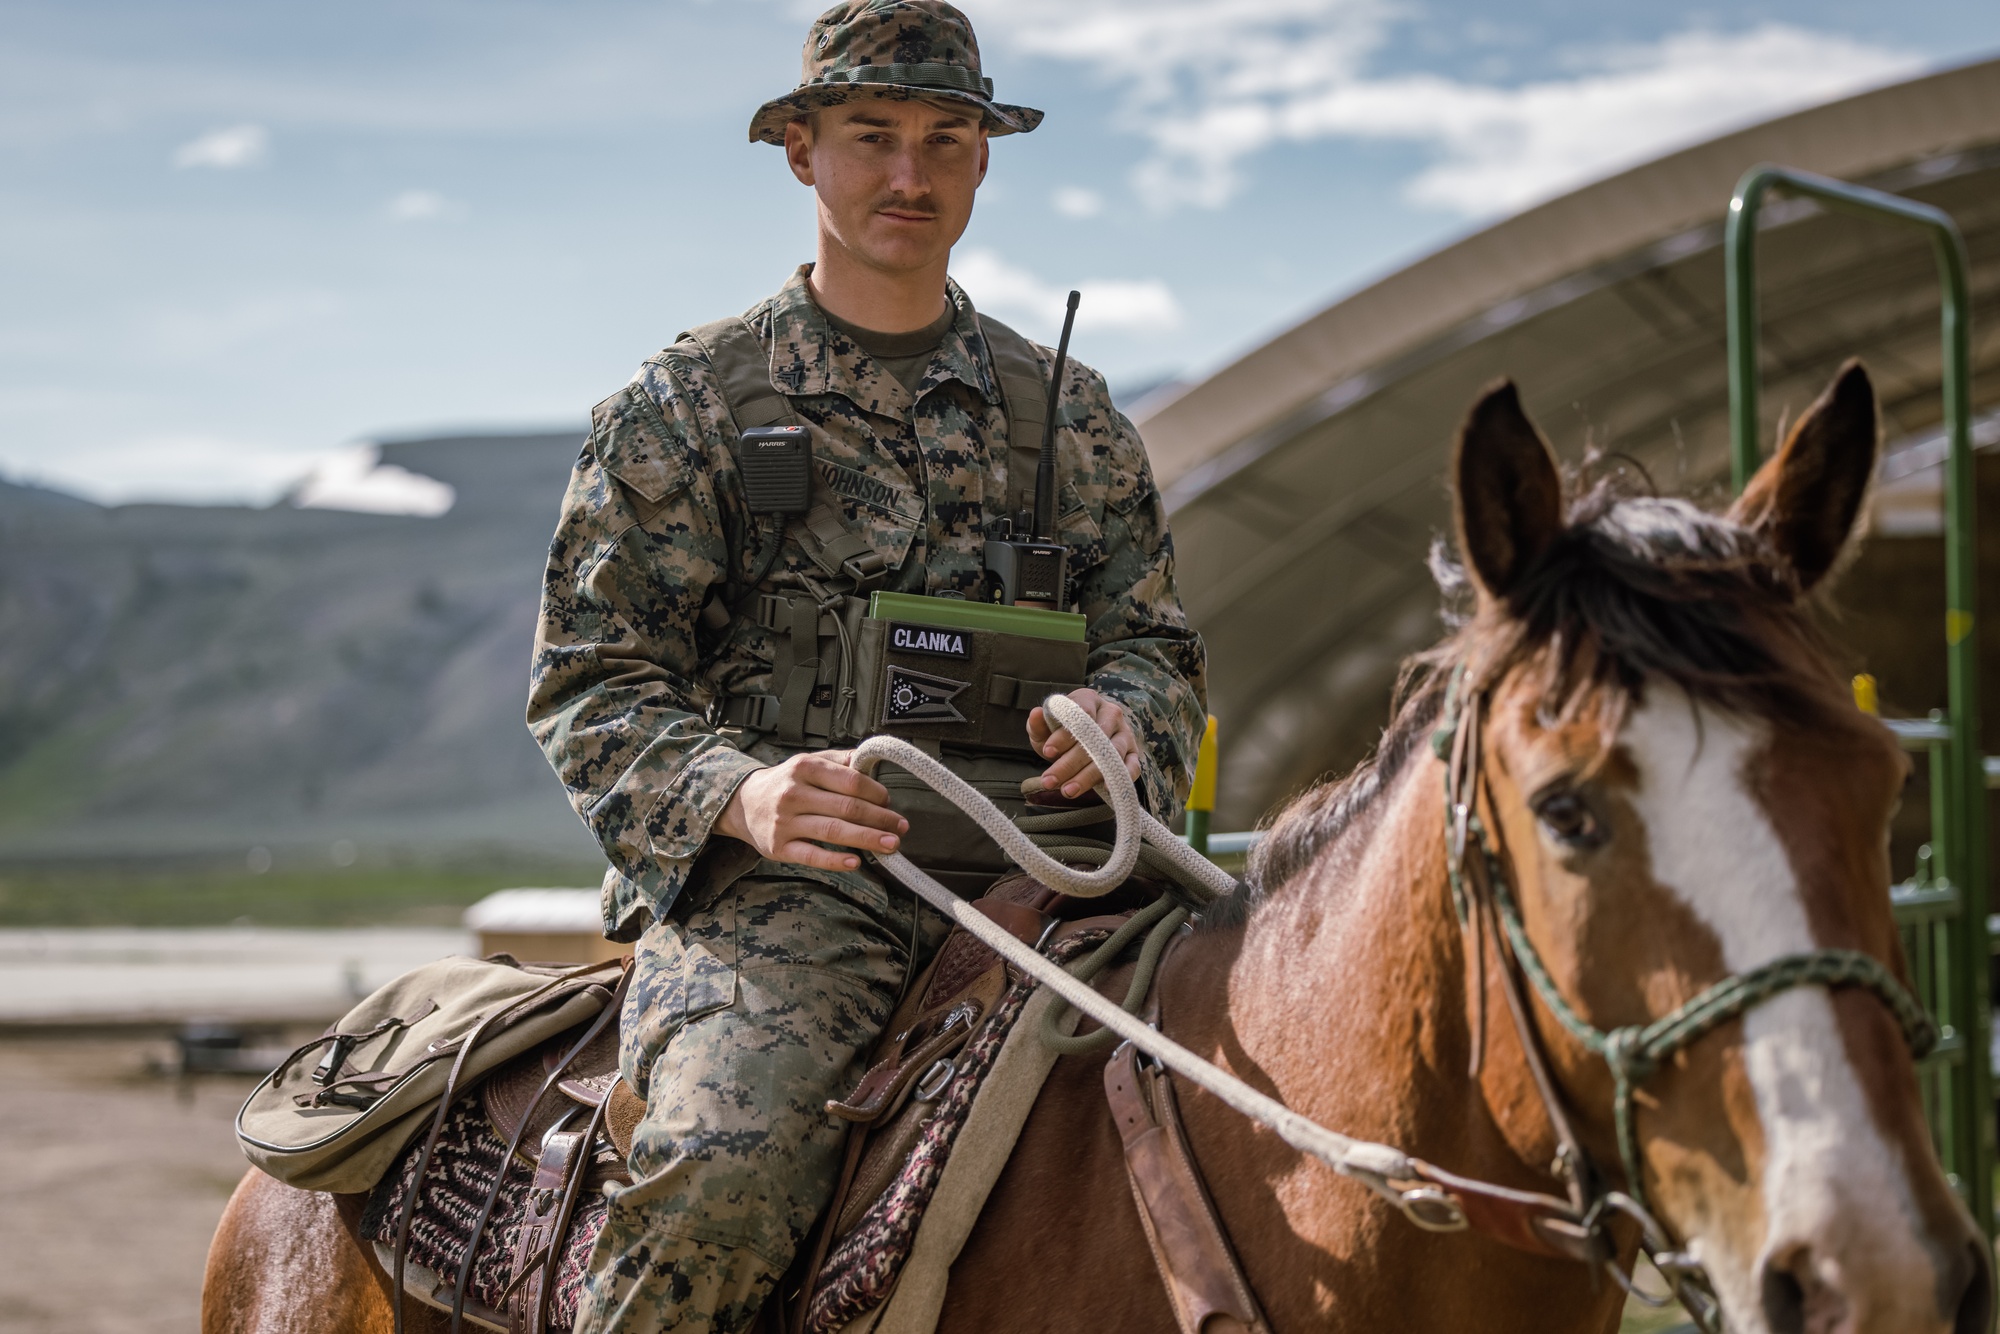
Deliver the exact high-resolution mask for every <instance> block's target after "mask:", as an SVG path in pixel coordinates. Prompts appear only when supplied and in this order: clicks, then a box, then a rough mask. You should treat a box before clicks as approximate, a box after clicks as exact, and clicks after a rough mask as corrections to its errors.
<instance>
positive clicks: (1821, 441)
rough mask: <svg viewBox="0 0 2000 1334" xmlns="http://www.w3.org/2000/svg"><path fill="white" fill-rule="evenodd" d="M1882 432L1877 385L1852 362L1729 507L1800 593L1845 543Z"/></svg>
mask: <svg viewBox="0 0 2000 1334" xmlns="http://www.w3.org/2000/svg"><path fill="white" fill-rule="evenodd" d="M1880 438H1881V427H1880V425H1879V423H1878V421H1877V418H1876V414H1875V386H1874V385H1873V384H1872V383H1870V382H1869V379H1868V372H1867V370H1866V369H1864V368H1863V367H1862V365H1861V363H1860V362H1859V361H1852V360H1850V361H1849V362H1848V363H1847V364H1846V365H1845V366H1842V367H1841V368H1840V373H1839V374H1838V375H1836V376H1835V377H1834V379H1833V383H1832V384H1830V385H1828V386H1827V387H1826V390H1825V392H1824V393H1822V394H1821V395H1820V396H1819V398H1818V399H1816V400H1814V402H1813V405H1812V406H1811V407H1809V408H1807V409H1806V411H1805V415H1804V416H1803V417H1800V418H1799V424H1798V425H1797V426H1794V427H1793V428H1792V433H1791V435H1790V436H1788V437H1787V438H1786V440H1785V443H1784V447H1783V448H1781V449H1779V451H1778V452H1777V454H1776V455H1775V456H1773V457H1772V459H1771V460H1770V462H1768V463H1766V464H1765V465H1764V466H1763V467H1761V468H1759V469H1758V470H1757V475H1756V476H1755V477H1753V478H1751V479H1750V485H1749V486H1747V487H1745V488H1744V489H1743V495H1742V496H1741V497H1740V498H1739V499H1738V500H1737V502H1736V504H1735V505H1734V506H1732V507H1731V508H1730V511H1729V517H1730V518H1731V519H1734V520H1735V521H1736V522H1737V523H1740V524H1742V525H1743V526H1744V527H1746V528H1753V529H1755V530H1757V531H1758V532H1760V533H1762V534H1763V535H1764V537H1765V539H1766V540H1767V541H1769V542H1770V544H1771V546H1772V548H1773V549H1774V550H1775V551H1776V552H1777V553H1778V555H1779V557H1780V558H1782V559H1783V560H1784V562H1785V563H1786V564H1787V565H1789V566H1790V567H1791V569H1792V573H1793V574H1794V575H1795V576H1796V577H1797V579H1798V582H1799V591H1800V592H1805V591H1807V590H1809V589H1811V588H1812V587H1813V586H1814V585H1815V584H1817V583H1819V581H1820V580H1821V579H1824V578H1825V577H1826V573H1827V571H1828V570H1830V569H1832V568H1833V565H1834V562H1835V561H1836V560H1838V559H1839V558H1840V552H1841V549H1842V548H1843V547H1845V546H1846V545H1847V539H1848V536H1849V535H1850V534H1851V533H1852V532H1853V530H1854V521H1855V519H1856V518H1857V517H1859V515H1860V513H1861V502H1862V500H1863V499H1864V498H1866V496H1867V495H1868V483H1869V481H1870V480H1871V479H1873V477H1874V476H1875V451H1876V447H1877V444H1878V442H1879V440H1880Z"/></svg>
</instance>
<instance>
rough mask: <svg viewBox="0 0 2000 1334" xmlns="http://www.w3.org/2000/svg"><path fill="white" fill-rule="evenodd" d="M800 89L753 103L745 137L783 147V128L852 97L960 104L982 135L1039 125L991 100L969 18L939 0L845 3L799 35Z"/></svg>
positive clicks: (1037, 116)
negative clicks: (976, 117)
mask: <svg viewBox="0 0 2000 1334" xmlns="http://www.w3.org/2000/svg"><path fill="white" fill-rule="evenodd" d="M800 65H801V69H800V72H799V86H798V87H796V88H794V89H792V91H791V92H789V93H787V94H785V95H784V96H783V97H774V98H772V99H771V100H770V101H768V102H766V103H765V104H764V105H763V106H761V107H759V108H757V114H756V115H755V116H753V117H751V119H750V142H752V143H760V142H761V143H767V144H783V143H784V142H785V125H786V123H787V122H789V121H793V120H797V119H798V118H799V117H800V116H804V115H807V114H809V113H811V112H814V111H818V110H819V109H820V108H821V107H830V106H835V105H837V104H839V103H841V102H849V101H852V100H853V99H855V98H857V97H888V98H894V99H896V100H898V101H912V100H915V99H917V98H922V99H924V100H925V101H933V100H935V101H945V102H960V103H963V104H964V105H966V106H968V107H972V108H974V109H976V110H977V111H979V113H980V119H981V120H982V121H983V122H984V123H985V125H986V129H987V132H988V133H989V134H1015V133H1022V134H1025V133H1026V132H1027V131H1029V130H1032V129H1034V128H1035V127H1036V126H1037V125H1039V124H1041V123H1042V113H1041V112H1039V111H1036V110H1035V109H1034V108H1033V107H1017V106H1009V105H1008V104H1007V103H1005V102H995V101H994V100H993V80H991V79H989V78H986V77H985V76H983V75H982V74H980V72H979V40H978V39H977V38H975V37H974V36H973V35H972V21H971V20H970V19H968V18H966V17H965V15H963V14H961V13H959V12H958V10H956V9H954V8H953V7H952V6H950V5H948V4H945V3H944V0H847V3H845V4H840V5H835V6H834V7H833V8H832V9H829V10H827V11H826V13H824V14H821V15H820V16H819V20H818V22H816V23H814V24H813V26H812V31H811V32H809V33H807V34H806V46H805V52H804V55H803V58H802V59H801V61H800Z"/></svg>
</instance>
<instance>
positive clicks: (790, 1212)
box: [576, 862, 948, 1334]
mask: <svg viewBox="0 0 2000 1334" xmlns="http://www.w3.org/2000/svg"><path fill="white" fill-rule="evenodd" d="M799 870H800V868H797V867H785V866H781V865H779V864H777V863H772V862H762V863H759V864H758V866H757V868H756V870H755V871H754V872H753V873H752V874H751V875H748V876H745V877H744V878H742V879H740V880H737V881H736V882H735V883H733V884H731V885H729V886H728V887H727V888H724V889H722V890H721V891H720V892H719V893H716V894H714V895H713V896H712V897H711V898H709V899H707V900H706V901H702V900H697V902H695V903H694V904H691V905H689V906H687V907H686V908H685V909H682V908H681V907H680V905H676V909H675V911H674V912H673V913H672V914H671V915H670V916H669V917H668V918H666V919H664V920H662V921H659V922H656V923H654V924H653V926H652V927H651V928H650V929H648V931H647V932H646V934H645V935H644V936H643V937H641V939H640V940H639V943H638V948H637V951H636V957H635V961H634V964H633V970H634V971H633V978H632V987H631V991H630V993H629V994H628V996H627V998H626V1002H625V1012H624V1014H623V1016H622V1019H621V1027H622V1037H621V1043H620V1053H619V1064H620V1067H621V1069H622V1071H623V1073H624V1077H625V1079H626V1081H627V1082H628V1083H629V1084H630V1085H631V1086H632V1088H633V1090H634V1091H636V1092H637V1093H638V1094H639V1095H640V1096H641V1097H643V1098H644V1099H645V1100H646V1115H645V1118H644V1119H643V1120H642V1121H641V1122H640V1123H639V1128H638V1130H637V1132H636V1133H635V1134H634V1136H633V1140H632V1156H631V1169H632V1177H633V1183H634V1184H633V1185H631V1186H630V1187H628V1188H626V1189H623V1190H620V1191H618V1192H617V1193H616V1194H615V1195H613V1196H612V1199H611V1210H610V1217H609V1219H608V1220H607V1222H606V1223H605V1226H604V1231H603V1232H602V1233H601V1234H600V1235H599V1236H598V1239H597V1248H596V1250H595V1251H594V1252H593V1254H592V1256H591V1263H590V1279H589V1283H588V1286H587V1288H586V1291H585V1293H584V1296H583V1302H582V1306H581V1309H580V1310H579V1312H578V1316H577V1324H576V1334H599V1331H611V1330H616V1331H620V1332H621V1334H651V1331H656V1330H674V1331H700V1332H701V1334H734V1332H735V1331H739V1330H745V1329H748V1328H749V1327H750V1325H751V1323H752V1322H753V1321H755V1320H756V1318H757V1313H758V1311H759V1309H760V1308H761V1307H762V1306H763V1304H764V1301H765V1299H766V1298H767V1297H768V1296H770V1294H771V1292H772V1290H773V1289H774V1288H775V1287H776V1286H777V1283H778V1281H779V1279H780V1278H781V1277H783V1275H784V1273H785V1271H786V1269H787V1268H788V1267H789V1266H790V1265H791V1263H792V1259H793V1256H794V1255H795V1254H796V1252H797V1251H798V1248H799V1245H800V1243H801V1242H802V1241H803V1240H804V1238H805V1235H806V1233H807V1231H808V1230H809V1229H810V1228H811V1227H812V1224H813V1220H814V1219H816V1218H817V1217H818V1216H819V1213H820V1211H821V1210H822V1209H824V1208H825V1207H826V1204H827V1201H828V1198H829V1197H830V1196H831V1195H832V1193H833V1188H834V1185H835V1184H836V1179H837V1177H838V1176H839V1171H840V1154H841V1145H842V1142H843V1130H844V1127H843V1126H842V1124H841V1123H840V1122H838V1121H836V1120H834V1119H833V1118H832V1117H830V1116H828V1115H827V1113H826V1102H827V1100H828V1099H829V1098H840V1097H845V1096H846V1095H847V1094H848V1093H850V1092H852V1090H853V1087H854V1084H855V1082H856V1081H857V1080H859V1079H860V1077H861V1074H862V1072H863V1071H864V1070H865V1068H866V1060H867V1056H868V1053H869V1050H870V1049H871V1048H872V1047H873V1046H874V1044H875V1041H876V1039H877V1037H879V1036H880V1034H881V1031H882V1027H883V1025H885V1024H886V1023H888V1021H889V1015H890V1012H891V1011H892V1010H893V1009H894V1008H895V1005H896V1002H897V999H898V997H899V996H900V994H901V991H902V989H903V987H904V986H905V985H907V982H908V981H909V980H910V979H913V978H914V975H915V972H916V970H917V969H918V968H920V967H921V966H922V965H923V963H924V961H926V960H927V959H928V958H929V956H930V955H931V954H932V953H934V952H935V951H936V949H937V947H938V945H939V944H941V943H942V942H943V940H944V935H945V932H946V930H947V927H948V924H947V923H946V921H945V919H944V918H943V917H942V916H941V915H939V914H938V913H937V912H935V911H934V910H932V909H931V908H929V907H923V908H921V909H919V908H918V907H917V904H916V902H915V900H914V898H913V896H912V895H910V894H909V892H908V891H906V890H900V889H898V890H895V891H894V892H892V891H891V889H890V888H889V887H888V886H887V885H885V884H884V883H883V882H882V881H880V880H878V879H877V878H876V877H874V876H872V875H869V874H865V873H849V874H824V873H820V872H812V873H810V874H812V875H814V876H823V878H820V879H806V878H802V876H801V875H800V874H799ZM913 941H914V943H915V949H914V951H913V950H912V942H913Z"/></svg>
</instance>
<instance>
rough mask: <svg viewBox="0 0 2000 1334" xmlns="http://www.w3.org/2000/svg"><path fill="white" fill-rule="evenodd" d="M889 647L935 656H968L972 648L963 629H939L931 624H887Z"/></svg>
mask: <svg viewBox="0 0 2000 1334" xmlns="http://www.w3.org/2000/svg"><path fill="white" fill-rule="evenodd" d="M889 647H890V648H891V649H893V650H895V651H896V652H898V653H928V654H930V655H931V656H932V657H935V658H969V657H971V656H972V649H971V648H970V647H968V646H967V644H966V642H965V631H963V630H940V629H938V628H937V627H936V626H932V625H904V624H903V623H902V622H901V621H894V622H891V623H890V625H889Z"/></svg>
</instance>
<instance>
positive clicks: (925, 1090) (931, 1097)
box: [911, 1056, 958, 1102]
mask: <svg viewBox="0 0 2000 1334" xmlns="http://www.w3.org/2000/svg"><path fill="white" fill-rule="evenodd" d="M957 1073H958V1065H957V1063H956V1062H954V1061H953V1060H952V1059H951V1057H949V1056H940V1057H938V1059H937V1062H936V1063H935V1064H934V1065H932V1066H931V1068H930V1069H928V1070H926V1071H924V1077H923V1078H922V1079H920V1080H918V1081H917V1086H916V1088H915V1089H914V1090H912V1091H911V1096H912V1097H914V1098H915V1099H916V1100H917V1101H918V1102H935V1101H937V1096H938V1094H940V1093H942V1092H944V1086H945V1085H946V1084H949V1083H950V1082H951V1077H952V1076H953V1075H955V1074H957Z"/></svg>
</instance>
